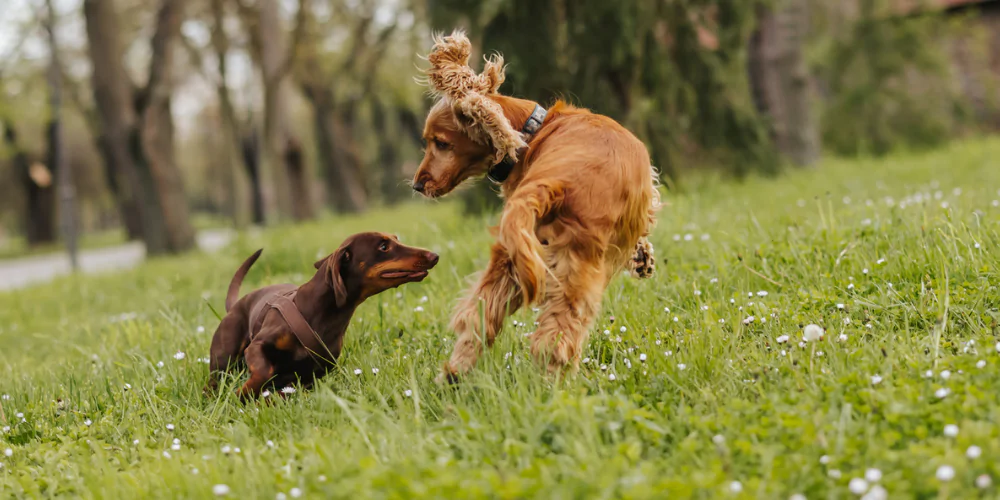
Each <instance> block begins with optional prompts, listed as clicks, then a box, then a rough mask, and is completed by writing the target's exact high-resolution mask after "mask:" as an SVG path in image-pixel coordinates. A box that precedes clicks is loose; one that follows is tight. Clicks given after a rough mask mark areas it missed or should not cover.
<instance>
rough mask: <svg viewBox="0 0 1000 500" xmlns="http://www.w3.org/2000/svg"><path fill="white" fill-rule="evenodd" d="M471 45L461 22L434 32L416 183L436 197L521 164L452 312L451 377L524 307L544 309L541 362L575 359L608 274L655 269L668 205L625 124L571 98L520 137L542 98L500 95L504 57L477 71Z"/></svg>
mask: <svg viewBox="0 0 1000 500" xmlns="http://www.w3.org/2000/svg"><path fill="white" fill-rule="evenodd" d="M471 48H472V47H471V44H470V43H469V40H468V38H467V37H466V36H465V34H464V33H462V32H461V31H456V32H454V33H452V34H451V35H450V36H444V37H440V36H439V37H436V38H435V45H434V49H433V50H432V52H431V53H430V55H429V56H428V58H427V59H428V61H429V62H430V65H431V67H430V68H429V69H428V70H427V84H428V86H429V90H430V91H431V93H432V94H433V95H435V96H436V97H437V98H438V102H437V103H436V104H435V106H434V107H433V108H432V109H431V111H430V113H429V115H428V117H427V121H426V124H425V127H424V138H425V139H426V140H427V144H428V147H427V150H426V152H425V156H424V159H423V161H422V163H421V164H420V168H419V169H418V171H417V173H416V176H415V177H414V185H415V186H419V187H420V189H421V190H422V192H423V193H424V194H425V195H426V196H428V197H432V198H434V197H438V196H443V195H445V194H447V193H448V192H450V191H451V190H452V189H454V188H455V187H456V186H458V185H459V184H460V183H462V182H463V181H464V180H466V179H469V178H471V177H474V176H477V175H481V174H483V173H485V172H486V171H487V170H488V169H489V168H490V167H491V166H493V165H494V164H496V163H499V162H500V161H501V160H503V159H504V158H510V159H512V160H515V161H516V163H515V166H514V169H513V171H512V172H511V174H510V176H509V177H508V178H507V179H506V180H505V181H504V182H503V185H502V191H503V195H504V197H505V198H506V203H505V205H504V209H503V214H502V216H501V219H500V224H499V226H498V227H497V228H495V234H496V239H497V241H496V243H495V244H494V245H493V248H492V251H491V255H490V262H489V265H488V266H487V268H486V270H485V272H484V273H483V274H482V276H481V277H480V278H479V281H478V283H477V284H476V285H475V287H474V288H473V289H472V290H471V291H470V293H469V294H468V295H467V296H466V297H465V298H464V299H463V300H462V301H461V302H460V303H459V305H458V307H457V309H456V311H455V313H454V317H453V319H452V323H451V326H452V328H454V329H455V331H456V333H457V334H458V339H457V342H456V344H455V348H454V351H453V353H452V356H451V359H450V361H449V362H448V363H447V364H446V366H445V369H444V373H443V374H442V375H443V376H444V377H445V378H454V377H457V376H458V375H461V374H463V373H465V372H467V371H468V370H469V369H471V368H472V367H473V365H474V364H475V362H476V359H477V358H478V356H479V354H480V352H481V351H482V342H483V340H485V342H486V343H487V344H492V343H493V340H494V339H495V338H496V335H497V334H498V333H499V332H500V330H501V327H502V325H503V322H504V318H505V317H506V316H507V315H509V314H511V313H513V312H514V311H516V310H517V309H518V308H520V307H521V306H522V305H526V304H528V305H530V304H539V306H540V307H541V314H540V316H539V318H538V327H537V329H536V330H535V333H534V334H533V335H532V347H531V350H532V354H533V355H534V356H535V358H536V360H538V361H539V362H540V363H542V364H544V365H545V366H547V367H548V368H549V369H550V370H553V371H555V370H559V369H562V368H566V367H570V368H575V367H576V366H577V364H578V362H579V359H580V354H581V352H582V350H583V347H584V345H585V343H586V339H587V335H588V331H589V329H590V327H591V324H592V322H593V319H594V317H595V316H596V314H597V312H598V310H599V308H600V304H601V298H602V296H603V293H604V289H605V288H606V287H607V285H608V283H609V281H610V280H611V278H612V277H613V276H614V275H615V274H616V273H618V272H620V271H622V270H623V269H626V268H628V269H630V270H631V271H633V272H634V274H636V275H638V276H640V277H647V276H649V274H650V273H651V272H652V266H653V263H652V258H653V256H652V246H651V245H650V244H649V242H648V240H647V239H646V237H647V235H648V234H649V232H650V230H651V228H652V226H653V225H654V224H655V218H656V212H657V210H658V209H659V193H658V191H657V187H656V177H657V175H656V171H655V169H654V168H653V167H652V166H651V164H650V160H649V154H648V152H647V151H646V148H645V146H644V145H643V144H642V142H641V141H639V139H637V138H636V137H635V136H634V135H633V134H632V133H630V132H629V131H628V130H626V129H625V128H624V127H622V126H621V125H620V124H618V123H617V122H615V121H614V120H612V119H610V118H608V117H605V116H601V115H597V114H593V113H591V112H590V111H588V110H586V109H581V108H576V107H573V106H571V105H568V104H566V103H563V102H557V103H556V104H555V105H554V106H552V107H551V108H549V109H548V115H547V116H546V118H545V121H544V123H543V124H542V126H541V129H540V130H539V131H538V132H537V133H536V134H535V135H534V136H532V137H528V138H526V137H523V136H522V134H521V133H520V132H519V130H521V128H522V127H523V125H524V123H525V121H526V120H527V119H528V117H529V116H530V115H531V112H532V110H533V109H534V108H535V105H536V103H534V102H532V101H527V100H523V99H516V98H513V97H507V96H503V95H501V94H499V93H498V89H499V87H500V85H501V84H502V83H503V80H504V65H503V58H502V57H501V56H499V55H494V56H492V57H491V58H487V60H486V64H485V68H484V71H483V72H482V73H480V74H477V73H476V72H475V71H474V70H473V69H472V68H470V67H469V65H468V61H469V55H470V53H471ZM525 146H527V147H526V149H525ZM519 151H521V152H522V153H523V154H522V157H518V156H517V155H518V152H519ZM480 302H482V307H480ZM481 311H482V312H483V313H484V314H483V315H481ZM483 316H485V317H483ZM483 326H485V331H482V332H480V331H479V330H481V329H482V328H481V327H483Z"/></svg>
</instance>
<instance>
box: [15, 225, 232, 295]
mask: <svg viewBox="0 0 1000 500" xmlns="http://www.w3.org/2000/svg"><path fill="white" fill-rule="evenodd" d="M232 238H233V232H232V231H227V230H208V231H202V232H200V233H198V247H200V248H201V249H202V250H204V251H207V252H212V251H215V250H218V249H219V248H221V247H223V246H224V245H226V244H227V243H229V241H230V240H231V239H232ZM145 256H146V249H145V248H144V247H143V245H142V243H139V242H131V243H126V244H124V245H119V246H114V247H108V248H99V249H94V250H82V251H80V253H79V255H78V257H79V263H80V271H81V272H83V273H100V272H106V271H115V270H123V269H130V268H132V267H135V266H136V265H137V264H139V263H140V262H142V260H143V258H144V257H145ZM69 272H70V265H69V256H68V255H66V254H65V253H54V254H46V255H38V256H34V257H22V258H18V259H11V260H0V291H4V290H16V289H18V288H24V287H26V286H29V285H33V284H38V283H44V282H48V281H52V280H53V279H55V278H56V277H58V276H63V275H65V274H69Z"/></svg>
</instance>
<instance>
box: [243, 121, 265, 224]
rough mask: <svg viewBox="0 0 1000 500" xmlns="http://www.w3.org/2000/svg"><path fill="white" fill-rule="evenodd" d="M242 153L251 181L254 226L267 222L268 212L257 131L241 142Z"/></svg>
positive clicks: (253, 129)
mask: <svg viewBox="0 0 1000 500" xmlns="http://www.w3.org/2000/svg"><path fill="white" fill-rule="evenodd" d="M240 152H241V153H242V154H243V166H244V167H246V171H247V178H248V179H249V181H250V192H251V193H252V194H251V197H250V199H251V210H252V213H253V222H254V224H265V223H266V222H267V211H266V206H265V203H264V187H263V185H262V183H261V171H260V139H258V134H257V129H256V128H254V127H251V128H250V131H249V132H247V134H246V135H244V136H243V139H242V140H241V141H240Z"/></svg>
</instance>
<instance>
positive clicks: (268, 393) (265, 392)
mask: <svg viewBox="0 0 1000 500" xmlns="http://www.w3.org/2000/svg"><path fill="white" fill-rule="evenodd" d="M270 396H271V391H268V390H266V389H265V390H264V392H261V393H260V397H262V398H266V397H270Z"/></svg>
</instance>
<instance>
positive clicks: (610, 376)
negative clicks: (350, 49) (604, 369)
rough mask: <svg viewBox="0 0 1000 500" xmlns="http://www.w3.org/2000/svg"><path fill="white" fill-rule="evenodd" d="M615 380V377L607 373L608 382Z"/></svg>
mask: <svg viewBox="0 0 1000 500" xmlns="http://www.w3.org/2000/svg"><path fill="white" fill-rule="evenodd" d="M615 378H617V377H615V374H614V373H609V374H608V380H614V379H615Z"/></svg>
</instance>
